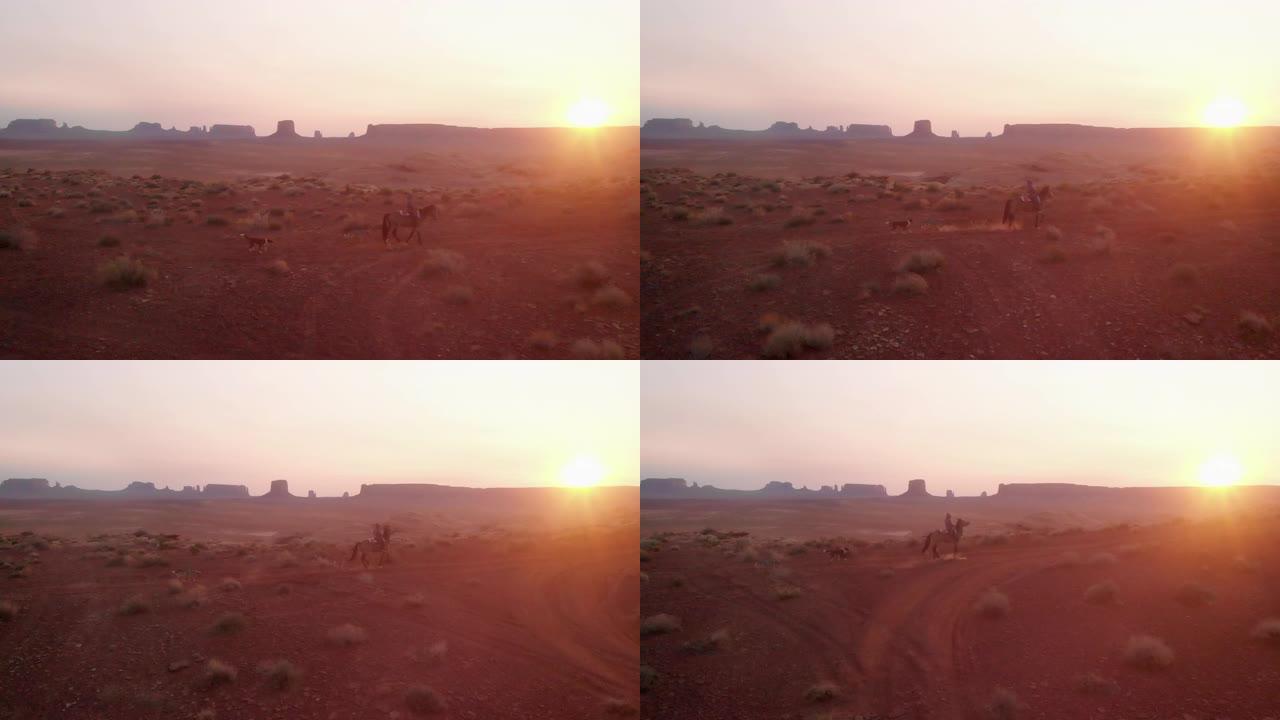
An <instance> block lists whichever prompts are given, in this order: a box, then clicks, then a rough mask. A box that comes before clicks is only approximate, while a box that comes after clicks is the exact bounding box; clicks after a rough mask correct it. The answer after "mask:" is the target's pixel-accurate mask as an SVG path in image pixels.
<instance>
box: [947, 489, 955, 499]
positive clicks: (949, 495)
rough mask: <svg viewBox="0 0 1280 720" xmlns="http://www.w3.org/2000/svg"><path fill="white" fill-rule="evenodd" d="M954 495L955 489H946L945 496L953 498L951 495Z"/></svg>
mask: <svg viewBox="0 0 1280 720" xmlns="http://www.w3.org/2000/svg"><path fill="white" fill-rule="evenodd" d="M955 496H956V491H955V490H948V491H947V497H949V498H953V497H955Z"/></svg>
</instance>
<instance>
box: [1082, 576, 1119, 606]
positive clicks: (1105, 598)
mask: <svg viewBox="0 0 1280 720" xmlns="http://www.w3.org/2000/svg"><path fill="white" fill-rule="evenodd" d="M1119 600H1120V590H1119V588H1117V587H1116V584H1115V583H1113V582H1109V581H1108V582H1101V583H1098V584H1096V585H1090V586H1089V588H1088V589H1087V590H1085V591H1084V601H1085V602H1087V603H1089V604H1091V605H1115V604H1116V603H1117V602H1118V601H1119Z"/></svg>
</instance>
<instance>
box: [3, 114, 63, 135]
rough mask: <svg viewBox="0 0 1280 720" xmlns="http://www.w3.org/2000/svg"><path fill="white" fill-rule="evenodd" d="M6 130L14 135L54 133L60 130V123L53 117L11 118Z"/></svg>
mask: <svg viewBox="0 0 1280 720" xmlns="http://www.w3.org/2000/svg"><path fill="white" fill-rule="evenodd" d="M5 132H6V134H14V135H52V134H55V133H57V132H58V123H57V122H55V121H54V120H53V118H39V119H18V120H10V121H9V125H8V126H7V127H5Z"/></svg>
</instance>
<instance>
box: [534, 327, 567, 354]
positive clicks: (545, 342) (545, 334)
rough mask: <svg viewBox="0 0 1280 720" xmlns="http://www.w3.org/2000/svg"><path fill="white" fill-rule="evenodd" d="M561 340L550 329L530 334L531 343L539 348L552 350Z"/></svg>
mask: <svg viewBox="0 0 1280 720" xmlns="http://www.w3.org/2000/svg"><path fill="white" fill-rule="evenodd" d="M559 342H560V339H559V338H557V337H556V334H555V333H553V332H551V331H550V330H538V331H535V332H534V333H533V334H532V335H530V336H529V344H530V345H532V346H533V347H535V348H537V349H539V350H550V349H552V348H554V347H555V346H556V344H557V343H559Z"/></svg>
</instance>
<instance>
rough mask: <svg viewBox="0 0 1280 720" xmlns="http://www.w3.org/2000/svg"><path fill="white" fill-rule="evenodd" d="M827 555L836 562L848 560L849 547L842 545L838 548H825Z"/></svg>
mask: <svg viewBox="0 0 1280 720" xmlns="http://www.w3.org/2000/svg"><path fill="white" fill-rule="evenodd" d="M827 555H830V556H831V557H832V558H833V559H836V560H848V559H849V555H850V553H849V547H848V546H847V545H842V546H840V547H834V546H833V547H829V548H827Z"/></svg>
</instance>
